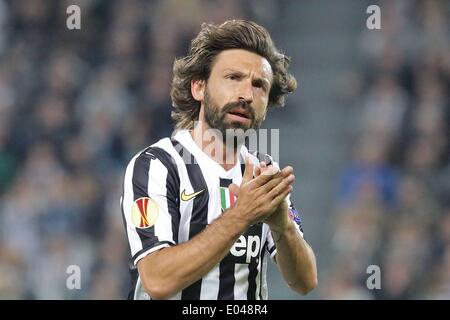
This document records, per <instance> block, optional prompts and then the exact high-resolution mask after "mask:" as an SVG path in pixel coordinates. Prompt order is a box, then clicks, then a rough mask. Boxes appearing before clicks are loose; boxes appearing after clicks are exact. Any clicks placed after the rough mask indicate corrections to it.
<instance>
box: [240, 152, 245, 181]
mask: <svg viewBox="0 0 450 320" xmlns="http://www.w3.org/2000/svg"><path fill="white" fill-rule="evenodd" d="M239 158H240V159H241V174H242V176H244V172H245V159H244V157H243V156H242V154H240V155H239Z"/></svg>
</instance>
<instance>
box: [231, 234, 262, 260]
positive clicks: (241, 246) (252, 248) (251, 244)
mask: <svg viewBox="0 0 450 320" xmlns="http://www.w3.org/2000/svg"><path fill="white" fill-rule="evenodd" d="M260 249H261V237H260V236H258V235H248V236H244V235H241V236H240V237H239V238H238V239H237V240H236V242H235V243H234V245H233V246H232V247H231V249H230V253H231V254H232V255H233V256H235V257H238V258H241V257H242V258H245V263H250V261H251V260H252V259H255V258H256V257H258V256H259V251H260Z"/></svg>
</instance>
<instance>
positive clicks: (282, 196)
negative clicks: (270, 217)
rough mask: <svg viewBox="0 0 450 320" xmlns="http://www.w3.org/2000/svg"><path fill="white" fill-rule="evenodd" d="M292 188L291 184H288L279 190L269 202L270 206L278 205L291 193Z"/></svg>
mask: <svg viewBox="0 0 450 320" xmlns="http://www.w3.org/2000/svg"><path fill="white" fill-rule="evenodd" d="M292 190H293V187H292V186H291V185H289V186H288V188H286V189H285V190H283V192H281V193H280V194H279V195H277V196H276V197H275V198H273V200H272V201H271V202H270V204H271V206H273V207H275V208H276V207H278V206H279V205H280V203H281V202H282V201H283V200H284V199H285V198H286V197H287V196H288V195H289V193H291V192H292Z"/></svg>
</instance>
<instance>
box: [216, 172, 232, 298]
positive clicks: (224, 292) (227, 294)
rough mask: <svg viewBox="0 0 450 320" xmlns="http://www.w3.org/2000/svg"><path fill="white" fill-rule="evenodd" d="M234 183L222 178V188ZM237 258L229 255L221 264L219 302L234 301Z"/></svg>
mask: <svg viewBox="0 0 450 320" xmlns="http://www.w3.org/2000/svg"><path fill="white" fill-rule="evenodd" d="M232 182H233V180H232V179H222V178H220V186H221V187H224V188H228V186H229V185H230V184H231V183H232ZM234 260H235V257H234V256H233V255H231V253H228V254H227V255H226V256H225V258H223V259H222V261H220V264H219V294H218V296H217V299H218V300H234V284H235V282H236V279H235V277H234V267H235V261H234Z"/></svg>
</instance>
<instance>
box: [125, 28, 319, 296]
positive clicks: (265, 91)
mask: <svg viewBox="0 0 450 320" xmlns="http://www.w3.org/2000/svg"><path fill="white" fill-rule="evenodd" d="M288 66H289V58H287V57H286V56H285V55H284V54H282V53H280V52H279V51H278V49H277V48H276V47H275V46H274V44H273V42H272V40H271V38H270V35H269V34H268V32H267V31H266V30H265V29H264V28H263V27H261V26H259V25H258V24H256V23H254V22H251V21H243V20H231V21H226V22H225V23H223V24H221V25H214V24H203V25H202V28H201V31H200V33H199V34H198V36H197V37H196V38H195V39H194V40H193V41H192V44H191V48H190V50H189V53H188V55H187V56H186V57H183V58H180V59H177V60H176V61H175V63H174V69H173V71H174V77H173V82H172V92H171V97H172V102H173V107H174V110H173V112H172V118H173V120H174V122H175V127H176V130H175V134H174V135H173V136H172V138H164V139H161V140H160V141H158V142H157V143H155V144H153V145H151V146H150V147H147V148H145V149H144V150H141V151H140V152H139V153H137V154H136V155H135V156H134V157H133V158H132V160H131V161H130V163H129V164H128V167H127V169H126V172H125V177H124V191H123V196H122V198H121V206H122V213H123V218H124V223H125V228H126V232H127V237H128V241H129V244H130V249H131V256H132V259H131V263H130V266H131V274H132V279H133V289H132V291H131V293H130V296H129V298H131V299H190V300H192V299H214V300H215V299H267V298H268V292H267V283H266V270H267V259H268V258H267V257H268V256H270V257H271V258H272V259H274V261H275V262H276V264H277V266H278V268H279V270H280V272H281V274H282V276H283V278H284V279H285V281H286V282H287V283H288V285H289V287H290V288H292V289H293V290H295V291H297V292H299V293H301V294H306V293H308V292H309V291H311V290H312V289H313V288H315V287H316V285H317V267H316V262H315V257H314V253H313V251H312V249H311V247H310V246H309V245H308V243H307V242H306V241H305V240H304V239H303V230H302V226H301V219H300V215H299V213H298V211H296V209H295V208H294V206H293V205H292V203H291V202H290V199H289V195H290V193H291V191H292V184H293V182H294V175H293V169H292V167H290V166H287V167H285V168H283V169H282V170H280V169H279V167H278V164H277V163H276V162H274V161H273V160H272V158H271V157H270V156H268V155H264V154H260V153H258V152H255V153H252V152H249V151H248V150H247V148H246V147H245V144H244V143H243V142H244V138H243V137H245V132H246V131H248V130H254V129H257V128H259V126H260V125H261V123H262V121H263V120H264V119H265V117H266V113H267V109H268V108H269V107H276V106H283V105H284V101H285V97H286V95H287V94H289V93H291V92H293V91H294V90H295V89H296V86H297V84H296V80H295V78H294V77H293V76H292V75H291V74H289V73H288V71H287V69H288ZM230 132H231V135H230ZM230 136H231V137H232V139H228V138H229V137H230ZM211 141H214V144H213V146H214V147H213V148H211V144H210V142H211Z"/></svg>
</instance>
